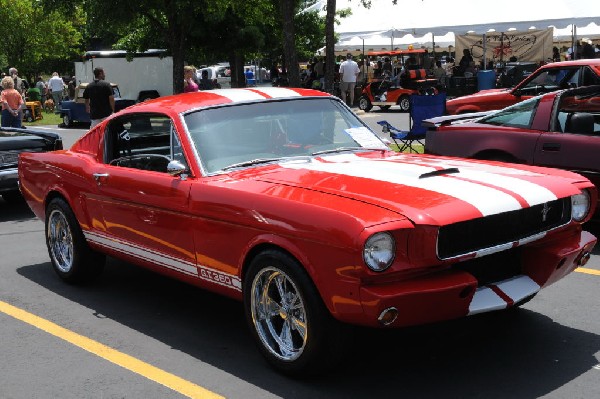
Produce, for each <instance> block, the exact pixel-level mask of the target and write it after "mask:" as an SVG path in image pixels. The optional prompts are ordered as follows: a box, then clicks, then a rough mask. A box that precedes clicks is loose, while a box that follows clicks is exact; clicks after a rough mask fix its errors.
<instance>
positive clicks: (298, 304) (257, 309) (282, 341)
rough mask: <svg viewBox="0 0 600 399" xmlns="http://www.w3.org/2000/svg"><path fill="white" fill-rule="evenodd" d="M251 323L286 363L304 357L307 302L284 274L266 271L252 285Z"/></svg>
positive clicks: (263, 339) (258, 275) (271, 349)
mask: <svg viewBox="0 0 600 399" xmlns="http://www.w3.org/2000/svg"><path fill="white" fill-rule="evenodd" d="M250 306H251V311H252V321H253V323H254V327H255V329H256V332H257V333H258V337H259V338H260V340H261V342H262V344H263V345H264V346H265V348H266V349H268V351H269V352H270V353H271V354H272V355H274V356H275V357H276V358H278V359H280V360H283V361H293V360H295V359H297V358H298V357H300V356H301V355H302V352H303V351H304V348H305V346H306V343H307V339H308V324H307V317H306V307H305V303H304V300H303V298H302V296H301V294H300V292H299V290H298V288H297V287H296V284H295V283H294V281H293V280H292V279H291V278H290V277H289V276H288V275H287V274H285V273H284V272H283V271H281V270H279V269H277V268H275V267H267V268H264V269H262V270H260V271H259V273H258V274H257V275H256V276H255V277H254V280H253V281H252V291H251V304H250Z"/></svg>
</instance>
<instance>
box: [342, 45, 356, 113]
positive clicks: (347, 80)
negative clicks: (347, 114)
mask: <svg viewBox="0 0 600 399" xmlns="http://www.w3.org/2000/svg"><path fill="white" fill-rule="evenodd" d="M359 73H360V69H359V68H358V64H357V63H356V62H354V60H353V59H352V54H350V53H348V54H347V55H346V61H344V62H342V64H341V65H340V70H339V75H340V91H341V92H342V100H344V102H346V101H347V100H346V95H347V94H348V92H349V94H350V102H349V103H348V105H349V106H350V107H351V106H352V105H354V88H355V87H356V78H357V77H358V74H359Z"/></svg>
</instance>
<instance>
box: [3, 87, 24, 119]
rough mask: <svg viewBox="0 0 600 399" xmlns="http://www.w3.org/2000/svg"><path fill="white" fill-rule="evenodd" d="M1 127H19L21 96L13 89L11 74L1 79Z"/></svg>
mask: <svg viewBox="0 0 600 399" xmlns="http://www.w3.org/2000/svg"><path fill="white" fill-rule="evenodd" d="M0 101H1V102H2V118H1V121H0V124H1V125H2V127H21V106H23V97H22V96H21V94H19V92H18V91H17V90H15V81H14V80H13V78H12V77H11V76H6V77H4V78H3V79H2V94H0Z"/></svg>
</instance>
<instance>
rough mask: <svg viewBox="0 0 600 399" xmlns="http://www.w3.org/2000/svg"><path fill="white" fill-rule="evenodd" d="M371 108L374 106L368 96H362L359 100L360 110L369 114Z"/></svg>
mask: <svg viewBox="0 0 600 399" xmlns="http://www.w3.org/2000/svg"><path fill="white" fill-rule="evenodd" d="M371 108H373V105H372V104H371V101H369V98H368V97H367V96H360V98H359V99H358V109H360V110H362V111H365V112H369V111H370V110H371Z"/></svg>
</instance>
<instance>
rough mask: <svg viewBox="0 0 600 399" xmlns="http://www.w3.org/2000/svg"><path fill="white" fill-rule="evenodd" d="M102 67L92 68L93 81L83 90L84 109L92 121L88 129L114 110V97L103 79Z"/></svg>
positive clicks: (104, 76)
mask: <svg viewBox="0 0 600 399" xmlns="http://www.w3.org/2000/svg"><path fill="white" fill-rule="evenodd" d="M105 78H106V75H105V74H104V69H103V68H102V67H97V68H94V81H93V82H92V83H90V84H88V85H87V87H86V88H85V90H84V91H83V98H84V99H85V110H86V111H87V112H88V113H89V114H90V119H91V121H92V123H91V125H90V129H91V128H93V127H94V126H96V125H97V124H98V123H100V122H102V121H103V120H104V119H106V118H107V117H108V116H109V115H110V114H112V113H113V112H115V97H114V94H113V90H112V87H110V83H108V82H107V81H105V80H104V79H105Z"/></svg>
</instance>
